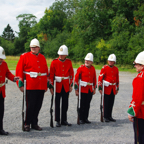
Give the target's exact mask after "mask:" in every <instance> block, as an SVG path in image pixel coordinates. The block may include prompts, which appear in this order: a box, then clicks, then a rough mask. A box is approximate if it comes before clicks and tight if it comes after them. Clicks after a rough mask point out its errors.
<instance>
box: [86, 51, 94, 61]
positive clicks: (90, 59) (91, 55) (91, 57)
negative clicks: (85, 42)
mask: <svg viewBox="0 0 144 144" xmlns="http://www.w3.org/2000/svg"><path fill="white" fill-rule="evenodd" d="M85 60H88V61H92V62H93V54H92V53H88V54H87V55H86V57H85Z"/></svg>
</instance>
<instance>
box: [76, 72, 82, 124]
mask: <svg viewBox="0 0 144 144" xmlns="http://www.w3.org/2000/svg"><path fill="white" fill-rule="evenodd" d="M80 81H81V74H80V75H79V96H78V105H77V113H78V117H77V124H78V125H80V101H81V85H80Z"/></svg>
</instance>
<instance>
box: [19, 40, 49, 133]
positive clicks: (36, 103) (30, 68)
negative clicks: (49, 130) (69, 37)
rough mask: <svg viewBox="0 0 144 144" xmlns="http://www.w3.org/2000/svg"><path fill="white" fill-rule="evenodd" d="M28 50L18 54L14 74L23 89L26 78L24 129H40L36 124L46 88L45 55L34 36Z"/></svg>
mask: <svg viewBox="0 0 144 144" xmlns="http://www.w3.org/2000/svg"><path fill="white" fill-rule="evenodd" d="M30 49H31V51H30V52H26V53H23V54H22V55H21V56H20V59H19V61H18V64H17V67H16V76H18V77H19V78H20V79H19V81H18V83H17V84H18V87H19V89H20V91H22V92H23V91H24V84H23V83H24V78H25V79H26V118H25V125H24V131H30V125H31V128H32V129H35V130H39V131H40V130H42V128H41V127H39V125H38V115H39V111H40V109H41V106H42V102H43V97H44V93H45V91H46V90H47V80H48V67H47V63H46V59H45V57H44V56H43V55H42V54H40V53H39V50H40V44H39V41H38V40H37V39H36V38H35V39H33V40H31V43H30Z"/></svg>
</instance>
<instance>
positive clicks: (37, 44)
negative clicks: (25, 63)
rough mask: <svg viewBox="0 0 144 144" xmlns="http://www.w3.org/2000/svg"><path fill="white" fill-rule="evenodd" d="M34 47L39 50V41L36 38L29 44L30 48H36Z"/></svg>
mask: <svg viewBox="0 0 144 144" xmlns="http://www.w3.org/2000/svg"><path fill="white" fill-rule="evenodd" d="M36 46H38V47H39V48H40V44H39V41H38V40H37V39H36V38H34V39H32V40H31V42H30V47H36Z"/></svg>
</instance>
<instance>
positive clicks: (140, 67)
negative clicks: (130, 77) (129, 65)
mask: <svg viewBox="0 0 144 144" xmlns="http://www.w3.org/2000/svg"><path fill="white" fill-rule="evenodd" d="M134 67H135V68H136V71H137V72H141V71H142V70H143V69H144V65H141V64H137V63H135V65H134Z"/></svg>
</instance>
